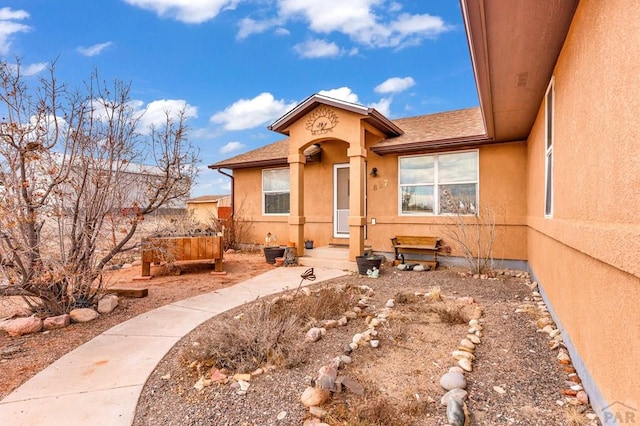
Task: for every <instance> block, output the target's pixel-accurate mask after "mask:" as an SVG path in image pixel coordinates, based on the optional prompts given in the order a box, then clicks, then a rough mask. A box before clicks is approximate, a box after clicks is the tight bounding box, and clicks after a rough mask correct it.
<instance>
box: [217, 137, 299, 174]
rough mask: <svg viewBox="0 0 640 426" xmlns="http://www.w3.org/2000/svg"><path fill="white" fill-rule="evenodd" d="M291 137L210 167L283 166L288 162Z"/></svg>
mask: <svg viewBox="0 0 640 426" xmlns="http://www.w3.org/2000/svg"><path fill="white" fill-rule="evenodd" d="M288 155H289V139H282V140H280V141H278V142H274V143H272V144H269V145H265V146H263V147H260V148H258V149H254V150H253V151H249V152H245V153H244V154H240V155H236V156H235V157H232V158H229V159H227V160H222V161H218V162H217V163H214V164H212V165H210V166H209V168H210V169H246V168H249V167H265V166H281V165H286V164H287V156H288Z"/></svg>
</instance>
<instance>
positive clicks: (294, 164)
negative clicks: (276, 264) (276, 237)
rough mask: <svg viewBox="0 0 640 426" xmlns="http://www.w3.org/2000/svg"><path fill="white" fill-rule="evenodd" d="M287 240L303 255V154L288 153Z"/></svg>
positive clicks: (299, 254)
mask: <svg viewBox="0 0 640 426" xmlns="http://www.w3.org/2000/svg"><path fill="white" fill-rule="evenodd" d="M287 160H288V162H289V185H290V186H289V241H292V242H294V243H296V248H297V250H298V256H302V255H304V223H305V217H304V164H305V162H306V160H305V157H304V155H301V154H294V155H289V157H288V159H287Z"/></svg>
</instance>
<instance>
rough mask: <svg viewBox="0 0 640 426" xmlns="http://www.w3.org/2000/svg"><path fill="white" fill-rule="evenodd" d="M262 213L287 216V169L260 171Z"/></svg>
mask: <svg viewBox="0 0 640 426" xmlns="http://www.w3.org/2000/svg"><path fill="white" fill-rule="evenodd" d="M262 211H263V213H264V214H265V215H267V214H273V215H279V214H289V169H268V170H263V171H262Z"/></svg>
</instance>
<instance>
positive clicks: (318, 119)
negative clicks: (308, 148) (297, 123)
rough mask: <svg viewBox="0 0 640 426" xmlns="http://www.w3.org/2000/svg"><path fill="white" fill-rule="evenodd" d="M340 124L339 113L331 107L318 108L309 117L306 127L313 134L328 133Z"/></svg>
mask: <svg viewBox="0 0 640 426" xmlns="http://www.w3.org/2000/svg"><path fill="white" fill-rule="evenodd" d="M337 125H338V114H336V113H335V112H334V111H332V110H331V109H329V108H323V107H320V108H317V109H316V110H315V111H313V112H312V113H311V114H310V115H309V117H308V118H307V122H306V123H305V128H306V129H307V130H309V132H311V134H312V135H326V134H327V133H329V132H331V131H332V130H333V128H334V127H336V126H337Z"/></svg>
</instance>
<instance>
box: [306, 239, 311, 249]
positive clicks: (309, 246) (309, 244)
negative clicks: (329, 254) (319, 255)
mask: <svg viewBox="0 0 640 426" xmlns="http://www.w3.org/2000/svg"><path fill="white" fill-rule="evenodd" d="M304 248H305V249H312V248H313V240H304Z"/></svg>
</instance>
